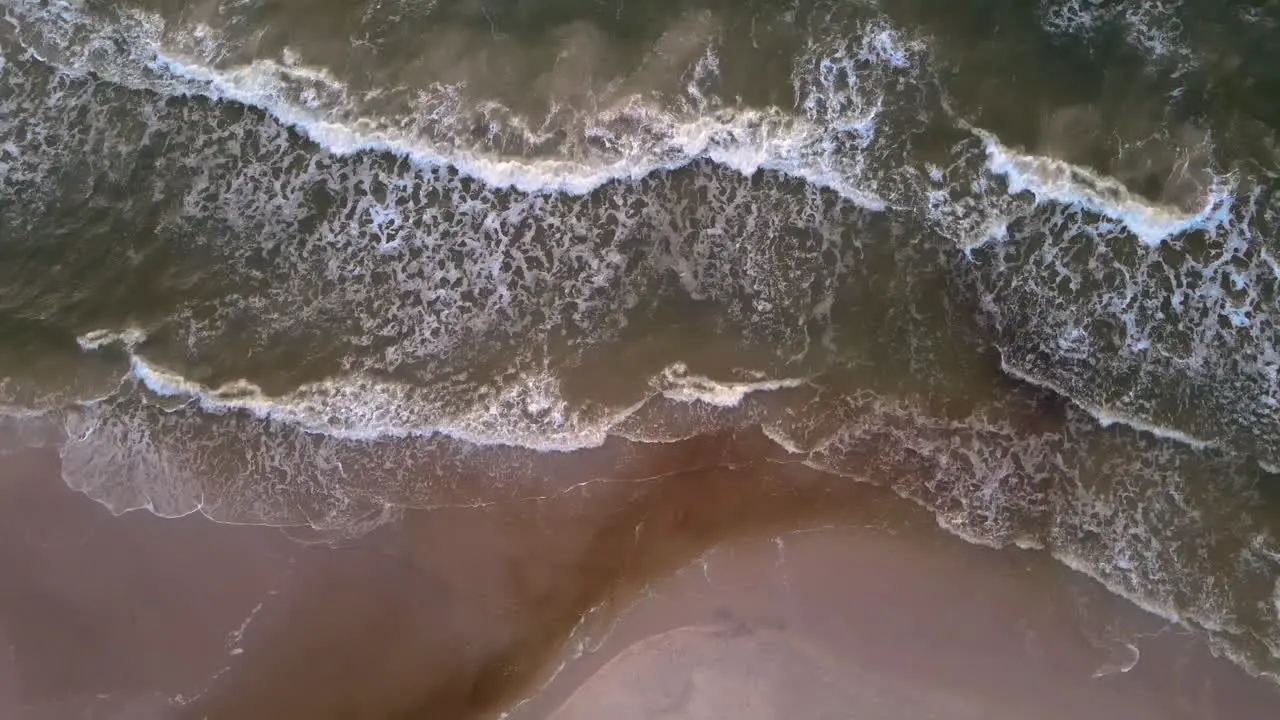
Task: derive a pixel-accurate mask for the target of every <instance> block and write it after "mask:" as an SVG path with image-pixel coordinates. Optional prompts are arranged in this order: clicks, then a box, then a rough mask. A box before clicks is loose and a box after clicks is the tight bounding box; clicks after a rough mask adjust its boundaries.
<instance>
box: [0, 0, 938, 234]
mask: <svg viewBox="0 0 1280 720" xmlns="http://www.w3.org/2000/svg"><path fill="white" fill-rule="evenodd" d="M13 4H14V10H15V11H16V14H12V15H11V17H10V22H11V23H12V24H13V25H14V26H15V27H17V28H18V29H19V32H18V38H19V40H20V41H21V42H23V44H24V45H25V46H26V47H27V49H28V50H29V51H30V52H32V53H33V54H35V55H37V56H38V57H42V58H47V60H48V61H49V62H52V63H54V64H55V65H56V66H58V67H59V68H61V69H63V70H64V71H68V72H75V73H87V72H93V73H96V74H98V75H100V76H102V77H105V78H107V79H109V80H111V81H113V82H117V83H121V84H124V85H126V86H129V87H135V88H144V89H149V90H154V91H158V92H161V93H163V94H191V95H204V96H207V97H210V98H214V99H227V100H232V101H236V102H239V103H243V104H247V105H251V106H254V107H257V108H261V109H263V110H265V111H266V112H268V113H270V114H271V115H272V116H274V117H276V118H277V119H279V120H280V121H282V122H284V123H286V124H288V125H290V126H292V127H295V128H297V129H298V130H299V131H300V132H302V133H303V134H305V135H306V136H308V137H309V138H311V139H312V140H314V141H315V142H317V143H318V144H320V145H322V146H323V147H325V148H326V149H328V150H330V151H332V152H333V153H336V154H339V155H346V154H351V153H355V152H359V151H362V150H375V151H382V152H388V153H394V154H397V155H400V156H404V157H407V158H409V159H411V160H413V161H414V162H416V163H419V164H421V165H426V166H445V165H447V166H451V167H454V168H456V169H458V170H459V171H460V172H462V173H463V174H465V175H469V176H472V177H475V178H477V179H480V180H482V181H484V182H485V183H487V184H490V185H492V186H495V187H511V188H516V189H519V190H522V191H526V192H546V191H556V192H566V193H572V194H584V193H587V192H590V191H592V190H594V189H596V188H598V187H600V186H601V185H603V184H605V183H607V182H610V181H613V180H635V179H637V178H641V177H644V176H647V175H650V174H652V173H653V172H655V171H660V170H669V169H673V168H676V167H680V166H683V165H686V164H688V163H689V162H691V161H693V160H695V159H698V158H708V159H711V160H713V161H715V162H717V163H720V164H723V165H725V166H726V167H730V168H732V169H734V170H737V171H739V172H741V173H743V174H747V175H750V174H752V173H754V172H756V171H758V170H761V169H766V170H773V171H777V172H780V173H783V174H787V175H790V176H794V177H797V178H800V179H804V180H805V181H807V182H810V183H813V184H815V185H818V186H821V187H826V188H830V189H832V190H834V191H836V192H838V193H840V194H841V195H843V196H844V197H846V198H847V199H849V200H851V201H853V202H855V203H858V204H861V205H864V206H865V207H867V208H869V209H874V210H879V209H883V208H884V207H885V206H886V204H887V201H886V200H885V199H884V198H882V197H880V196H879V195H878V193H877V192H876V191H875V189H874V187H872V184H871V183H868V182H866V181H865V180H864V179H863V178H862V177H861V174H862V173H863V171H864V170H865V165H866V163H865V161H864V160H863V159H861V158H860V155H861V154H862V153H863V152H864V151H865V150H866V143H868V142H870V140H871V139H872V138H873V137H874V135H875V127H876V121H877V115H878V113H879V112H880V110H881V108H882V102H883V97H882V96H883V93H884V88H883V87H881V86H880V83H882V81H883V78H882V77H880V78H877V75H882V76H883V75H886V74H889V73H899V74H901V73H910V72H914V71H915V69H916V68H915V65H916V64H918V63H919V62H920V60H919V57H918V56H919V55H920V54H921V53H922V52H923V50H924V46H923V45H922V44H921V43H920V42H919V41H915V40H911V39H908V38H906V37H904V35H903V34H902V33H901V32H899V31H898V30H896V29H894V28H893V27H892V26H890V25H889V24H888V23H886V22H884V21H876V22H872V23H868V24H866V25H865V26H863V27H862V28H861V37H860V38H859V39H858V40H857V41H856V42H855V43H852V44H850V43H849V42H848V41H847V40H842V41H841V42H832V43H826V44H822V43H819V44H817V45H815V47H814V48H811V52H813V53H826V55H825V56H823V57H821V58H820V60H819V61H818V62H816V63H814V62H809V61H810V60H813V59H814V58H811V57H808V56H806V57H804V58H801V59H800V60H798V64H797V67H796V77H795V82H796V83H797V87H796V91H797V92H796V94H797V97H798V98H799V101H798V102H799V105H800V107H801V109H802V110H804V112H803V113H801V114H796V113H793V112H790V111H788V110H784V109H782V108H776V107H766V108H747V107H741V106H737V105H731V104H724V103H720V104H714V103H711V102H709V101H708V99H707V98H705V97H703V95H702V94H701V93H702V91H701V90H700V89H699V86H698V83H697V82H693V83H691V84H690V87H691V88H692V91H691V92H690V94H689V96H688V97H687V98H685V100H684V101H683V102H677V103H676V104H674V105H669V106H668V105H660V104H656V103H655V102H653V101H651V100H650V99H648V98H646V97H645V96H644V95H642V94H636V95H631V96H626V97H621V98H615V99H611V100H609V101H608V102H607V104H604V103H600V104H598V105H597V106H595V107H592V108H591V110H590V111H589V112H587V111H585V110H583V111H571V110H565V109H564V108H562V109H561V110H562V112H560V114H559V115H558V116H557V118H554V119H553V118H523V117H520V116H517V115H516V114H514V113H512V112H511V111H509V110H508V109H506V108H504V107H502V106H501V105H500V104H498V103H497V102H496V101H494V100H490V99H483V98H469V97H467V96H466V94H465V87H463V86H461V85H443V84H435V85H432V86H430V87H429V88H425V89H422V90H420V91H417V98H418V99H417V101H416V102H417V105H418V107H415V108H412V109H411V111H409V112H407V113H406V114H405V115H404V116H403V117H400V116H398V117H395V118H385V117H380V116H378V115H377V114H375V113H371V112H369V111H367V110H365V109H363V108H364V107H365V106H364V103H363V98H362V97H361V96H360V95H359V93H356V92H355V91H353V90H352V89H350V88H349V87H348V86H347V85H346V84H345V83H344V82H343V80H342V79H341V78H339V77H337V76H336V75H335V74H334V73H333V72H332V71H330V70H328V69H325V68H317V67H308V66H305V65H302V64H300V63H299V62H298V61H297V60H296V58H294V57H292V56H290V54H289V53H288V52H286V53H285V56H284V57H282V58H279V59H272V58H259V59H256V60H253V61H251V62H247V63H244V64H240V65H236V66H229V67H226V66H220V65H218V64H217V63H216V60H215V59H216V58H218V57H221V56H223V55H225V50H224V49H223V48H222V47H221V43H222V41H221V40H220V39H219V38H218V36H217V33H216V32H215V31H214V30H212V29H210V28H207V27H204V26H199V25H194V26H190V27H185V28H177V27H170V26H166V24H165V22H164V21H163V20H162V19H160V18H159V17H158V16H155V15H149V14H146V13H144V12H141V11H137V10H130V11H127V12H124V13H122V14H120V15H118V16H117V17H116V20H115V21H113V23H104V22H102V21H100V20H98V19H95V18H94V17H92V16H90V14H89V13H87V12H86V11H84V10H83V9H81V8H79V7H77V6H75V5H73V4H71V3H68V2H65V0H61V1H59V2H55V3H53V4H52V5H49V6H45V5H42V4H40V3H36V2H28V1H26V0H14V3H13ZM111 48H116V50H115V54H114V55H113V54H112V51H111ZM714 57H715V55H714V48H713V47H708V48H707V53H706V54H704V55H703V56H702V57H701V58H700V59H699V60H698V61H697V62H696V63H695V67H693V68H692V69H691V73H692V74H693V75H694V77H695V80H696V79H697V78H699V77H701V76H702V75H706V74H714V73H716V72H718V69H719V68H718V64H717V63H716V62H711V61H708V60H707V58H713V59H714ZM869 66H870V67H874V68H878V69H875V70H870V69H869ZM814 97H820V98H821V102H820V103H818V104H813V103H810V102H808V101H806V100H805V98H814ZM477 113H480V114H481V115H483V116H484V117H485V118H486V122H488V123H490V125H491V127H490V131H491V132H490V138H489V140H492V139H494V138H501V137H503V136H511V137H521V138H524V139H525V140H527V141H528V143H527V144H530V145H539V144H544V143H545V141H547V140H548V139H550V138H553V137H555V136H556V135H557V132H560V131H567V137H569V140H567V141H565V142H567V143H568V144H567V145H565V147H564V148H563V152H558V153H556V154H554V155H552V156H538V157H526V156H522V155H520V154H508V153H504V152H502V151H500V150H499V149H496V148H500V147H501V146H502V143H501V142H499V143H498V144H497V145H495V147H493V148H490V147H486V143H487V141H485V140H482V141H477V140H475V139H474V138H472V137H471V136H470V133H471V131H472V126H473V121H474V120H475V118H476V117H478V115H477ZM840 133H846V134H849V133H851V134H854V135H856V136H858V137H860V138H861V140H860V142H859V147H856V148H855V147H850V146H849V145H848V144H847V143H845V144H839V143H835V142H833V138H834V136H835V135H836V134H840ZM588 139H590V142H588ZM601 146H603V147H607V148H608V150H607V151H602V150H600V149H599V148H600V147H601ZM589 147H594V148H595V149H587V148H589Z"/></svg>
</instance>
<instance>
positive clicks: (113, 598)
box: [0, 439, 1280, 720]
mask: <svg viewBox="0 0 1280 720" xmlns="http://www.w3.org/2000/svg"><path fill="white" fill-rule="evenodd" d="M727 447H729V446H728V445H726V444H725V442H724V441H723V440H716V439H703V440H701V441H697V442H689V443H679V444H674V445H671V446H653V447H651V448H647V449H646V450H645V452H644V453H642V454H641V455H640V457H644V458H646V461H647V462H649V463H650V464H651V466H652V467H650V468H649V469H651V470H654V471H655V472H653V473H650V474H648V476H647V477H645V478H643V479H639V480H637V479H634V478H633V479H631V480H627V481H618V482H607V481H601V482H599V483H594V484H583V485H580V486H578V487H577V488H573V489H570V490H567V491H566V492H564V493H562V494H559V495H556V496H552V497H549V498H546V499H542V500H538V501H524V502H509V503H497V504H492V505H488V506H481V507H474V508H469V507H455V508H440V509H435V510H430V511H413V512H409V513H406V515H405V516H404V517H403V518H402V519H401V520H399V521H398V522H396V523H393V524H391V525H388V526H386V527H383V528H381V529H379V530H378V531H375V532H374V533H372V534H371V535H369V536H366V537H363V538H359V539H356V540H348V541H345V542H341V543H337V544H334V543H323V542H317V541H316V538H314V537H310V536H306V535H304V534H302V533H299V532H297V531H290V530H282V529H274V528H265V527H251V526H229V525H216V524H214V523H211V522H208V521H207V520H205V519H203V518H202V517H199V516H189V517H185V518H180V519H161V518H157V517H154V516H152V515H150V514H148V513H146V512H134V513H129V514H127V515H124V516H120V517H113V516H111V515H110V514H109V513H107V512H105V510H103V509H102V508H101V507H99V506H98V505H96V504H95V503H93V502H91V501H89V500H87V499H85V498H84V497H83V496H80V495H79V494H77V493H73V492H71V491H69V490H67V488H66V487H65V486H64V485H63V484H62V483H61V481H60V479H59V478H58V476H57V467H58V466H57V458H56V457H55V456H54V455H53V454H52V453H51V452H49V451H35V450H33V451H25V452H22V453H18V454H14V455H11V456H9V457H8V458H7V462H6V466H5V467H6V470H5V475H6V478H5V482H4V483H2V484H0V494H3V497H2V498H0V508H2V510H0V512H3V513H4V518H3V519H2V521H0V563H2V566H0V572H3V574H4V577H5V578H6V582H4V583H3V584H2V585H0V617H2V618H3V625H2V626H0V629H2V630H3V638H2V639H3V641H4V643H3V648H4V650H5V652H4V654H3V655H0V661H3V665H0V667H2V668H3V672H2V673H0V708H3V709H4V710H5V717H15V718H24V719H25V718H31V719H32V720H37V719H38V720H44V719H46V718H48V719H53V718H59V719H61V718H95V719H97V718H104V719H105V718H110V719H111V720H117V719H118V720H147V719H149V718H156V719H157V720H159V719H167V718H188V717H190V718H229V719H241V718H245V719H255V718H280V717H306V718H446V719H451V718H458V719H459V720H463V719H469V718H486V717H496V716H499V715H501V714H502V713H504V712H509V715H508V717H510V718H512V720H525V719H528V720H537V719H541V718H553V719H554V720H579V719H584V718H601V717H609V718H651V717H652V718H656V717H662V718H687V719H688V720H702V719H704V718H782V717H786V718H860V719H868V720H877V719H879V718H902V719H908V718H910V719H915V718H921V719H923V718H954V719H956V720H963V719H965V718H991V719H1000V720H1003V719H1004V718H1010V719H1014V718H1027V717H1037V718H1055V719H1056V718H1063V719H1064V720H1065V719H1067V718H1081V717H1088V718H1099V719H1105V718H1116V719H1117V720H1119V719H1120V718H1123V719H1124V720H1134V719H1136V718H1151V719H1153V720H1156V719H1160V720H1164V719H1169V720H1175V719H1183V718H1185V719H1187V720H1210V719H1216V718H1223V719H1226V718H1230V719H1231V720H1250V719H1252V718H1258V719H1259V720H1261V719H1262V718H1270V717H1274V713H1275V709H1276V708H1277V707H1280V693H1277V689H1276V688H1275V687H1274V686H1272V685H1270V684H1268V683H1266V682H1263V681H1260V680H1255V679H1252V678H1249V677H1247V676H1246V675H1245V674H1244V673H1243V672H1242V671H1240V670H1239V669H1238V668H1236V667H1235V666H1233V665H1231V664H1230V663H1228V662H1227V661H1225V660H1222V659H1218V658H1214V657H1212V656H1211V655H1210V653H1209V652H1208V651H1207V648H1206V647H1205V646H1204V644H1203V643H1202V642H1201V641H1200V640H1199V639H1198V638H1196V637H1195V636H1194V635H1192V634H1190V633H1188V632H1187V631H1185V630H1184V629H1182V628H1180V627H1177V626H1174V625H1170V624H1168V623H1166V622H1165V621H1163V620H1160V619H1158V618H1155V617H1153V616H1151V615H1148V614H1146V613H1144V612H1142V611H1140V610H1138V609H1136V608H1135V607H1133V606H1132V605H1131V604H1129V603H1128V602H1127V601H1124V600H1122V599H1120V598H1117V597H1115V596H1113V595H1110V594H1109V593H1107V592H1106V591H1105V590H1103V589H1102V588H1101V587H1099V586H1097V585H1096V584H1095V583H1093V582H1092V581H1089V580H1087V579H1085V578H1083V577H1082V576H1079V575H1077V574H1076V573H1074V572H1072V571H1069V570H1067V569H1065V568H1063V567H1062V566H1060V565H1059V564H1057V563H1056V562H1054V561H1052V560H1051V559H1049V558H1047V557H1046V556H1045V555H1044V554H1043V553H1039V552H1033V551H993V550H990V549H986V548H982V547H976V546H972V545H968V544H966V543H964V542H963V541H961V540H959V539H956V538H954V537H951V536H948V535H946V534H945V533H943V532H942V531H941V530H939V529H938V528H937V527H936V526H935V525H934V524H933V522H932V521H931V519H930V517H929V516H928V515H927V514H926V513H924V512H923V511H920V510H918V509H917V508H915V507H914V506H912V505H910V504H908V503H906V502H905V501H902V500H900V499H898V498H896V497H894V496H892V495H890V494H888V493H886V492H882V491H880V490H879V489H877V488H874V487H871V486H866V485H857V484H851V483H848V482H847V481H836V480H835V479H833V478H830V477H823V476H820V475H818V474H816V473H810V472H808V471H806V470H804V469H803V468H799V467H793V466H789V465H787V464H783V463H778V462H758V463H748V462H737V461H734V462H727V463H725V462H709V461H708V459H710V458H718V459H720V460H723V459H724V458H726V457H728V458H729V459H730V460H732V459H733V456H734V451H732V450H726V448H727ZM559 461H560V462H565V461H566V458H564V457H562V458H560V460H559ZM681 466H683V467H695V468H701V469H697V470H691V471H688V472H680V471H679V470H678V468H680V467H681ZM633 469H634V468H633ZM641 474H643V473H641ZM784 483H785V484H784Z"/></svg>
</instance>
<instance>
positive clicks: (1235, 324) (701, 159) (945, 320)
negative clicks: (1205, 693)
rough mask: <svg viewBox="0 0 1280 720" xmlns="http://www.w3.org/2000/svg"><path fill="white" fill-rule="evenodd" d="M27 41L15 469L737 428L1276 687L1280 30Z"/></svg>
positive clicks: (11, 373)
mask: <svg viewBox="0 0 1280 720" xmlns="http://www.w3.org/2000/svg"><path fill="white" fill-rule="evenodd" d="M0 8H3V22H0V411H2V416H0V439H3V440H4V441H5V443H7V444H9V445H14V444H27V445H29V444H44V445H52V446H55V447H58V448H59V449H60V450H59V451H60V453H61V460H62V474H63V479H64V480H65V481H66V483H67V484H68V485H69V486H70V487H72V488H74V489H76V490H79V491H81V492H84V493H85V494H86V495H88V496H89V497H91V498H93V499H95V500H97V501H98V502H100V503H102V504H103V505H105V506H107V507H108V508H110V509H111V510H113V511H115V512H126V511H129V510H136V509H143V508H145V509H147V510H150V511H151V512H155V513H157V514H160V515H164V516H180V515H185V514H189V513H194V512H201V513H204V514H205V515H207V516H209V517H210V518H212V519H214V520H216V521H220V522H227V523H254V524H267V525H310V526H312V527H314V528H316V529H317V530H321V531H324V532H327V533H336V534H339V535H341V534H356V533H361V532H364V531H366V530H368V529H369V528H372V527H376V526H377V525H378V524H379V523H381V522H385V521H386V520H388V519H390V518H393V517H395V516H396V513H397V512H398V511H400V510H402V509H406V508H430V507H437V506H442V505H450V504H468V503H472V504H474V503H483V502H487V501H490V500H493V499H498V498H518V497H534V496H538V495H540V494H541V493H545V492H547V491H548V490H549V489H551V488H556V487H564V486H566V485H567V484H572V483H574V482H579V481H585V480H589V479H591V478H592V477H596V476H597V475H598V474H599V473H602V472H607V471H606V470H602V469H601V468H600V467H599V463H596V462H595V461H593V460H592V458H594V457H598V456H601V455H602V451H601V448H610V447H615V446H622V445H625V446H633V445H634V446H637V447H642V446H644V445H647V444H653V443H665V442H670V441H673V440H679V439H684V438H689V437H694V436H697V435H701V434H710V433H719V432H727V431H732V430H734V429H743V430H747V429H753V428H755V429H758V430H759V431H761V432H763V434H764V435H765V436H767V437H768V438H769V439H771V440H772V441H773V442H774V443H775V444H776V445H777V446H778V451H779V452H780V453H781V454H782V455H784V456H785V457H787V458H788V461H794V462H799V463H804V464H806V465H808V466H810V467H812V468H815V469H818V470H821V471H823V472H825V473H827V474H828V475H829V477H830V481H831V482H833V483H847V482H875V483H879V484H883V485H887V486H889V487H891V488H892V489H893V490H894V491H895V492H897V493H898V494H899V495H901V496H903V497H905V498H908V499H910V500H912V501H915V502H917V503H919V504H921V505H923V506H925V507H926V508H929V509H930V510H932V511H933V512H934V513H935V514H936V516H937V519H938V522H939V523H940V524H941V525H942V526H943V527H945V528H947V529H949V530H951V531H953V532H955V533H956V534H958V535H960V536H962V537H964V538H966V539H968V540H971V541H973V542H977V543H983V544H990V545H994V546H1003V545H1019V546H1023V547H1039V548H1043V549H1044V550H1045V552H1048V553H1050V554H1052V555H1053V556H1054V557H1055V558H1057V559H1059V560H1060V561H1061V562H1063V563H1064V564H1066V565H1068V566H1070V567H1072V568H1074V569H1076V570H1079V571H1081V572H1083V573H1085V574H1088V575H1090V576H1093V577H1095V578H1097V579H1099V580H1100V581H1102V582H1103V583H1104V584H1105V585H1106V586H1107V587H1109V588H1110V589H1112V590H1113V591H1115V592H1116V593H1119V594H1121V595H1123V596H1125V597H1127V598H1129V599H1131V600H1133V601H1134V602H1136V603H1138V604H1140V605H1142V606H1143V607H1146V608H1148V609H1150V610H1152V611H1153V612H1156V613H1158V614H1161V615H1163V616H1166V617H1169V618H1171V619H1175V620H1177V621H1179V622H1181V623H1183V624H1185V625H1186V626H1187V627H1189V628H1192V629H1194V630H1195V631H1197V632H1200V633H1203V634H1204V635H1205V636H1206V637H1208V638H1209V639H1210V640H1211V641H1212V643H1213V645H1214V647H1215V649H1217V650H1218V651H1220V652H1222V653H1224V654H1226V655H1227V656H1229V657H1231V658H1232V659H1233V660H1235V661H1236V662H1238V663H1239V664H1241V665H1242V666H1243V667H1245V668H1246V669H1247V670H1249V671H1251V672H1253V673H1255V674H1262V675H1266V676H1269V677H1270V678H1272V679H1277V678H1280V325H1278V324H1277V322H1278V320H1280V317H1278V313H1280V306H1278V304H1277V300H1278V298H1277V295H1278V292H1280V144H1278V143H1277V130H1278V129H1280V3H1276V2H1274V0H1268V1H1266V2H1252V3H1230V2H1227V3H1224V2H1207V1H1203V0H1183V1H1182V2H1177V1H1176V0H1163V1H1161V2H1146V1H1142V0H1122V1H1117V2H1107V1H1105V0H1073V1H1071V2H1062V1H1059V0H1039V1H1037V2H1031V1H1026V2H1022V1H1014V0H1006V1H996V0H987V1H983V2H973V3H963V4H962V3H956V2H944V1H943V0H882V1H881V2H870V1H864V0H792V1H791V2H775V1H773V0H750V1H747V2H721V1H720V0H678V1H677V0H660V1H659V2H643V3H642V2H639V1H638V0H610V1H608V2H606V1H604V0H601V1H599V2H596V1H591V2H588V1H587V0H541V1H539V2H535V1H532V0H457V1H451V0H363V1H359V2H357V1H355V0H341V1H335V0H314V1H310V2H298V1H288V2H286V1H284V0H240V1H238V2H212V1H208V0H205V1H203V2H181V3H179V2H170V1H169V0H128V1H126V2H112V3H108V2H98V1H96V0H78V1H75V2H73V1H71V0H0ZM592 473H596V475H593V474H592ZM464 477H465V478H468V479H469V482H468V483H461V482H460V481H456V480H454V478H464ZM477 477H482V478H485V480H484V482H482V483H479V484H476V482H474V479H475V478H477Z"/></svg>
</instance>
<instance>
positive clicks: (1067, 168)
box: [974, 129, 1232, 245]
mask: <svg viewBox="0 0 1280 720" xmlns="http://www.w3.org/2000/svg"><path fill="white" fill-rule="evenodd" d="M974 132H976V133H977V134H978V135H979V137H981V138H982V140H983V143H984V145H985V147H986V151H987V168H988V170H990V171H991V172H993V173H996V174H998V175H1002V176H1004V178H1005V179H1006V180H1007V181H1008V184H1009V192H1011V193H1021V192H1030V193H1031V194H1032V195H1033V196H1035V199H1036V202H1044V201H1046V200H1047V201H1052V202H1056V203H1061V204H1063V205H1068V206H1074V207H1079V208H1082V209H1085V210H1089V211H1091V212H1095V213H1098V214H1099V215H1102V216H1104V217H1107V218H1110V219H1112V220H1116V221H1118V222H1121V223H1124V225H1125V226H1126V227H1128V228H1129V231H1130V232H1132V233H1133V234H1134V235H1135V236H1136V237H1137V238H1138V239H1139V240H1140V241H1142V242H1143V243H1146V244H1147V245H1158V244H1160V243H1161V242H1163V241H1164V240H1166V239H1168V238H1170V237H1173V236H1175V235H1178V234H1181V233H1184V232H1187V231H1189V230H1194V229H1197V228H1211V227H1213V226H1214V225H1216V224H1218V223H1221V222H1223V221H1224V220H1225V212H1226V211H1227V210H1228V209H1229V208H1230V205H1231V200H1232V194H1231V183H1230V182H1229V181H1228V180H1227V179H1224V178H1214V180H1213V183H1212V185H1211V186H1210V188H1209V189H1208V192H1207V194H1206V197H1205V199H1204V201H1203V203H1202V204H1201V206H1200V207H1199V208H1198V209H1196V210H1193V211H1190V212H1186V211H1182V210H1179V209H1177V208H1173V207H1168V206H1163V205H1158V204H1154V203H1152V202H1150V201H1148V200H1146V199H1144V198H1142V197H1141V196H1139V195H1137V194H1136V193H1134V192H1132V191H1130V190H1129V189H1128V188H1126V187H1125V186H1124V184H1123V183H1121V182H1119V181H1117V180H1115V179H1114V178H1110V177H1106V176H1104V175H1099V174H1098V173H1096V172H1094V171H1093V170H1091V169H1089V168H1084V167H1080V166H1078V165H1073V164H1071V163H1068V162H1065V161H1062V160H1058V159H1056V158H1051V157H1045V156H1039V155H1026V154H1022V153H1019V152H1017V151H1015V150H1012V149H1011V148H1008V147H1005V146H1004V145H1003V144H1001V143H1000V141H999V139H997V138H996V136H995V135H993V134H991V133H989V132H986V131H983V130H979V129H974Z"/></svg>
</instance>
